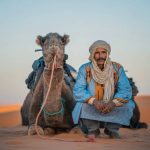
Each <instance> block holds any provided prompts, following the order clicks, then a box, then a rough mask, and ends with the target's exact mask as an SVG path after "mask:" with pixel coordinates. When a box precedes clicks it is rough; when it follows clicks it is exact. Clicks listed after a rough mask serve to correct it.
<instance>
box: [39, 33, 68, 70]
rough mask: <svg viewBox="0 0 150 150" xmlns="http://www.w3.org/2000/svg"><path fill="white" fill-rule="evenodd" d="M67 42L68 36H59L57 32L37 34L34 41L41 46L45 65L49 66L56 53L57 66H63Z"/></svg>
mask: <svg viewBox="0 0 150 150" xmlns="http://www.w3.org/2000/svg"><path fill="white" fill-rule="evenodd" d="M68 42H69V36H68V35H64V36H61V35H59V34H58V33H48V34H47V35H46V36H44V37H42V36H38V37H37V39H36V43H37V44H38V45H40V46H41V47H42V50H43V56H44V61H45V66H46V67H47V68H49V69H50V68H51V64H52V61H53V58H54V56H55V55H56V64H57V66H63V59H64V50H65V45H66V44H67V43H68Z"/></svg>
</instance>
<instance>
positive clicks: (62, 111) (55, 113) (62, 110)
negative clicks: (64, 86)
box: [43, 100, 64, 116]
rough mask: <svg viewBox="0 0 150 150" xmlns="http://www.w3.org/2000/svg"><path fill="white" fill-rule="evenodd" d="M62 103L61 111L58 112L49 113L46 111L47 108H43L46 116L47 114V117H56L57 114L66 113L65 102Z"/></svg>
mask: <svg viewBox="0 0 150 150" xmlns="http://www.w3.org/2000/svg"><path fill="white" fill-rule="evenodd" d="M60 101H61V109H60V110H59V111H56V112H48V111H46V109H45V108H43V112H44V114H46V115H47V116H54V115H57V114H63V113H64V107H63V102H62V100H60Z"/></svg>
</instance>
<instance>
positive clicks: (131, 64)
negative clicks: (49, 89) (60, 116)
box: [0, 0, 150, 105]
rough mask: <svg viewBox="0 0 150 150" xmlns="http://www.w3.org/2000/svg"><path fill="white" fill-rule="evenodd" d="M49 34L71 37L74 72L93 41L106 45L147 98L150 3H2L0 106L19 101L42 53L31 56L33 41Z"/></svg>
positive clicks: (63, 0) (35, 0)
mask: <svg viewBox="0 0 150 150" xmlns="http://www.w3.org/2000/svg"><path fill="white" fill-rule="evenodd" d="M49 32H57V33H59V34H60V35H63V34H68V35H70V43H68V45H67V46H66V53H67V54H68V55H69V60H68V63H69V64H71V65H72V66H74V67H75V68H76V69H78V68H79V67H80V65H82V64H83V63H86V62H87V61H88V57H89V51H88V49H89V47H90V45H91V44H92V43H93V42H94V41H96V40H105V41H107V42H108V43H109V44H110V45H111V48H112V52H111V55H110V57H111V59H112V60H113V61H116V62H119V63H120V64H122V65H123V66H124V68H125V70H128V72H127V75H128V76H129V77H133V78H134V81H135V82H136V84H137V86H138V88H139V91H140V93H139V94H150V79H149V76H150V63H149V60H150V1H149V0H1V1H0V105H4V104H15V103H21V104H22V103H23V101H24V99H25V96H26V94H27V93H28V89H27V88H26V85H25V82H24V81H25V79H26V78H27V76H28V74H29V73H30V72H31V71H32V68H31V66H32V63H33V61H34V60H35V59H38V58H39V57H40V56H41V55H42V53H41V52H39V53H35V52H34V50H35V49H37V48H40V47H38V46H37V45H36V44H35V38H36V36H37V35H42V36H45V35H46V34H47V33H49Z"/></svg>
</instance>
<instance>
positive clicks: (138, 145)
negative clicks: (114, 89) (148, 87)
mask: <svg viewBox="0 0 150 150" xmlns="http://www.w3.org/2000/svg"><path fill="white" fill-rule="evenodd" d="M136 101H137V103H138V105H139V108H140V110H141V121H144V122H147V123H148V124H149V125H150V117H149V113H150V110H149V108H150V96H138V97H136ZM0 127H1V128H0V149H1V150H8V149H10V150H26V149H29V150H30V149H31V150H33V149H36V150H41V149H43V150H50V149H52V150H60V149H61V150H70V149H71V150H85V149H86V150H91V149H94V150H100V149H102V150H110V149H111V150H126V149H131V148H132V149H135V150H141V149H142V150H149V149H150V143H149V141H150V129H149V128H148V129H140V130H130V129H124V128H122V129H120V133H121V135H122V139H120V140H113V139H109V138H108V137H107V136H106V135H105V134H104V133H103V132H102V133H101V135H100V137H99V138H98V139H97V141H96V143H89V142H86V141H87V139H86V138H85V137H84V135H83V134H71V133H61V134H57V135H55V136H53V138H60V139H64V140H65V141H63V142H62V141H57V140H43V139H40V138H39V137H38V136H32V137H29V136H27V127H24V126H21V117H20V105H13V106H3V107H0ZM70 140H71V141H74V142H69V141H70ZM79 140H80V141H82V142H75V141H79Z"/></svg>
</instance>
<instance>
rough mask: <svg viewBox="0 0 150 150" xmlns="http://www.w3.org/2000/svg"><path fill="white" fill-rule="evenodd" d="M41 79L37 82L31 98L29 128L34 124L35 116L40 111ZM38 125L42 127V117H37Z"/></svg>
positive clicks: (41, 97) (41, 99)
mask: <svg viewBox="0 0 150 150" xmlns="http://www.w3.org/2000/svg"><path fill="white" fill-rule="evenodd" d="M41 79H42V78H41ZM41 79H40V80H39V82H38V84H37V86H36V88H35V91H34V94H33V97H32V99H31V104H30V108H29V126H31V125H32V124H35V120H36V117H37V114H38V112H39V111H40V108H41V104H42V101H43V85H42V80H41ZM38 125H42V115H40V117H39V120H38Z"/></svg>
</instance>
